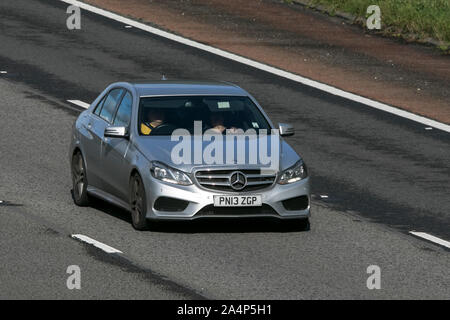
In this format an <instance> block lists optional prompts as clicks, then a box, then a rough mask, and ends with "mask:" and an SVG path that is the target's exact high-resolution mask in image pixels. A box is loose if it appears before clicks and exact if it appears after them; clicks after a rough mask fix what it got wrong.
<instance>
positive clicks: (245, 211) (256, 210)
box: [196, 204, 278, 217]
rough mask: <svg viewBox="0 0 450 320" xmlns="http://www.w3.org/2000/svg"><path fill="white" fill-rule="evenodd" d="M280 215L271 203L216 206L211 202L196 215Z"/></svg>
mask: <svg viewBox="0 0 450 320" xmlns="http://www.w3.org/2000/svg"><path fill="white" fill-rule="evenodd" d="M260 214H262V215H278V213H277V212H276V211H275V210H274V209H273V208H272V207H271V206H269V205H267V204H263V205H262V206H261V207H214V205H212V204H210V205H207V206H206V207H204V208H203V209H201V210H200V211H199V212H197V214H196V216H201V217H211V216H215V215H221V216H226V215H233V216H239V215H260Z"/></svg>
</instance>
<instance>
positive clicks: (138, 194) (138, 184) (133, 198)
mask: <svg viewBox="0 0 450 320" xmlns="http://www.w3.org/2000/svg"><path fill="white" fill-rule="evenodd" d="M130 205H131V222H132V225H133V228H135V229H136V230H147V229H148V221H147V198H146V196H145V188H144V183H143V182H142V178H141V176H140V175H139V174H137V173H135V174H134V175H133V176H132V177H131V179H130Z"/></svg>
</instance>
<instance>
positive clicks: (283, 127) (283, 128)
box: [278, 123, 295, 137]
mask: <svg viewBox="0 0 450 320" xmlns="http://www.w3.org/2000/svg"><path fill="white" fill-rule="evenodd" d="M278 129H279V130H280V136H282V137H289V136H293V135H294V133H295V130H294V126H293V125H291V124H287V123H279V124H278Z"/></svg>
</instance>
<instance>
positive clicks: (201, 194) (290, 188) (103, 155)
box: [69, 81, 310, 220]
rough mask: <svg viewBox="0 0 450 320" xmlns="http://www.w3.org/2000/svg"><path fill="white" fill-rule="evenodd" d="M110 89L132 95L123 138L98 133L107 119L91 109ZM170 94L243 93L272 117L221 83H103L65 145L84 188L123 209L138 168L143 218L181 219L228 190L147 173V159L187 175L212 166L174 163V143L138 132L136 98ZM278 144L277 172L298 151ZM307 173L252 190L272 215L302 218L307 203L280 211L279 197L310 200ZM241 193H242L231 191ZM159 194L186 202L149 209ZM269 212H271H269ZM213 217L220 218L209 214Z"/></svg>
mask: <svg viewBox="0 0 450 320" xmlns="http://www.w3.org/2000/svg"><path fill="white" fill-rule="evenodd" d="M114 88H124V89H126V90H128V91H129V92H130V93H131V94H132V96H133V107H132V117H131V126H130V128H129V139H118V138H108V137H104V135H103V133H104V130H105V128H106V127H107V126H109V124H108V123H107V122H106V121H105V120H103V119H101V118H100V117H98V116H97V115H95V114H93V110H94V109H95V106H96V105H97V104H98V103H99V102H100V100H101V99H102V98H103V96H104V95H105V94H107V93H108V92H109V91H111V90H112V89H114ZM161 95H164V96H174V95H183V96H185V95H222V96H227V95H238V96H247V97H249V98H250V99H252V101H253V102H254V103H255V105H256V106H257V107H258V108H259V109H260V111H261V113H262V114H263V115H264V116H265V118H266V119H267V120H268V122H269V124H270V126H271V127H272V128H274V126H273V124H272V122H271V121H270V119H269V118H268V116H267V115H266V113H265V112H264V110H263V109H262V108H261V106H260V105H259V104H258V102H257V101H256V100H255V99H254V98H253V97H252V96H251V95H250V94H248V93H247V92H246V91H244V90H243V89H241V88H239V87H237V86H234V85H232V84H227V83H212V82H207V83H202V82H170V81H162V82H152V83H147V84H142V85H141V84H130V83H125V82H120V83H114V84H112V85H110V86H109V87H107V88H106V89H105V90H104V91H103V92H102V93H101V94H100V95H99V96H98V97H97V99H95V101H94V102H93V103H92V104H91V106H90V107H89V108H88V109H87V110H85V111H84V112H82V113H81V115H80V116H79V117H78V119H77V120H76V122H75V125H74V127H73V134H72V140H71V146H70V154H69V156H70V158H71V157H72V155H73V153H74V151H75V150H76V149H79V150H80V151H81V152H82V155H83V157H84V160H85V165H86V171H87V177H88V184H89V186H88V192H89V193H90V194H92V195H95V196H97V197H100V198H102V199H104V200H106V201H109V202H111V203H113V204H116V205H118V206H121V207H122V208H124V209H127V210H129V209H130V208H129V204H128V202H129V199H128V197H129V195H128V192H129V191H128V190H129V180H130V177H131V174H132V173H133V171H135V170H136V171H137V172H139V174H140V175H141V177H142V179H143V181H144V186H145V190H146V192H147V205H148V208H147V218H149V219H186V220H191V219H195V218H197V217H196V216H195V215H196V213H197V212H198V211H199V210H200V209H202V208H203V207H205V206H207V205H211V204H213V196H214V195H217V194H229V193H228V192H220V191H212V190H206V189H204V188H202V187H201V186H199V185H198V183H197V182H196V179H194V178H192V181H193V182H194V184H192V185H189V186H180V185H174V184H170V183H166V182H163V181H160V180H157V179H155V178H154V177H153V176H152V175H151V174H150V162H151V161H153V160H157V161H161V162H163V163H166V164H167V165H170V166H172V167H174V168H176V169H179V170H182V171H184V172H187V173H189V174H191V177H192V174H193V173H194V172H195V171H196V170H199V169H205V168H212V167H214V168H217V166H207V165H200V166H199V165H186V164H182V165H175V164H173V163H172V162H171V158H170V150H171V146H172V145H173V144H174V143H176V142H172V141H170V137H162V136H155V137H151V136H140V135H139V134H138V125H137V123H138V115H137V114H138V112H137V109H138V106H139V99H140V97H144V96H145V97H149V96H161ZM280 139H281V141H280V142H281V143H280V149H281V152H280V171H279V172H281V171H283V170H285V169H287V168H289V167H291V166H292V165H294V164H295V163H296V162H297V161H298V160H300V159H301V158H300V156H299V155H298V154H297V153H296V152H295V151H294V150H293V149H292V148H291V147H290V146H289V144H288V143H286V141H284V140H283V139H282V138H280ZM222 167H223V168H226V169H240V170H243V169H246V168H252V167H255V166H254V165H244V166H242V165H231V166H230V165H228V166H222ZM309 180H310V179H309V177H308V178H305V179H303V180H300V181H298V182H295V183H292V184H287V185H280V184H277V183H274V184H273V185H272V186H270V187H268V188H265V189H261V190H258V191H256V192H253V193H257V194H261V195H262V200H263V203H264V204H267V205H269V206H271V207H272V208H273V209H274V210H275V211H276V212H277V214H276V215H275V217H277V218H307V217H309V215H310V206H308V208H307V209H305V210H301V211H292V210H285V208H284V207H283V205H282V203H281V202H282V201H283V200H286V199H289V198H293V197H296V196H301V195H306V196H308V198H309V199H310V182H309ZM236 194H242V193H236ZM160 196H169V197H172V198H176V199H182V200H188V201H190V203H189V205H188V207H187V208H186V209H185V210H184V211H181V212H167V211H164V212H161V211H157V210H155V209H154V208H153V203H154V201H155V200H156V199H157V198H158V197H160ZM247 216H251V217H256V216H264V215H263V214H259V215H255V214H252V215H245V214H244V215H242V214H240V215H234V214H231V215H230V214H227V215H226V217H247ZM270 216H274V215H270ZM214 217H223V216H219V215H215V216H214Z"/></svg>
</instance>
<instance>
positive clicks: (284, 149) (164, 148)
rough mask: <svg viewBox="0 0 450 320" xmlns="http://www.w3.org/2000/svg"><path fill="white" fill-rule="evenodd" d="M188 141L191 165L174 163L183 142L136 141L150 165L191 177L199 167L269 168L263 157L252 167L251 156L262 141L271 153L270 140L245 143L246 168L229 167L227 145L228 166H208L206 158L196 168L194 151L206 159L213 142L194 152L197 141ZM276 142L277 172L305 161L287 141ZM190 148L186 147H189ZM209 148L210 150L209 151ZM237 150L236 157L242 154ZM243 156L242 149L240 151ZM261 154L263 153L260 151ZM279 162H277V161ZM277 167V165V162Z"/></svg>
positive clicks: (278, 139) (165, 139) (200, 145)
mask: <svg viewBox="0 0 450 320" xmlns="http://www.w3.org/2000/svg"><path fill="white" fill-rule="evenodd" d="M183 138H184V139H187V140H186V143H187V142H188V140H189V142H190V146H191V147H190V150H191V160H190V161H187V162H188V163H174V161H172V150H173V148H175V147H176V146H177V145H178V144H180V141H171V137H170V136H155V137H146V136H139V137H138V138H137V139H136V147H137V149H138V150H139V151H140V152H141V153H142V154H143V155H144V156H145V157H146V158H147V159H148V160H149V161H160V162H162V163H164V164H166V165H168V166H170V167H173V168H176V169H178V170H182V171H184V172H189V173H191V172H192V171H193V169H194V168H198V167H209V168H212V167H224V166H230V167H234V168H239V169H245V168H255V167H256V168H264V167H266V168H267V167H268V165H267V164H263V163H262V162H261V159H259V158H260V157H259V156H258V157H256V158H257V161H256V162H254V163H252V164H249V163H248V162H249V161H248V159H249V154H250V152H251V153H252V154H254V151H253V150H254V149H252V147H251V146H252V143H253V144H254V143H257V145H258V146H260V145H261V141H263V140H265V141H266V143H267V148H268V149H269V150H270V149H271V139H270V138H269V137H254V138H249V139H246V140H245V143H244V148H245V157H246V158H245V159H247V160H246V164H240V163H237V162H236V159H233V160H234V161H233V163H225V154H226V144H224V147H223V154H224V160H223V163H224V164H208V163H207V162H205V159H203V158H204V157H201V163H197V164H194V151H195V152H197V154H198V151H199V150H201V154H202V155H203V154H204V153H205V151H207V152H208V150H210V149H211V146H210V144H211V141H199V143H198V144H197V146H196V148H194V138H193V137H183ZM275 139H276V140H274V142H275V143H276V142H278V145H279V157H278V166H277V169H276V171H278V170H285V169H287V168H289V167H291V166H293V165H294V164H295V163H296V162H297V161H299V160H301V157H300V156H299V155H298V154H297V153H296V152H295V151H294V149H293V148H292V147H291V146H290V145H289V144H288V143H287V142H286V141H284V139H282V138H281V137H280V136H277V137H276V138H275ZM187 145H188V144H186V146H187ZM208 146H209V149H208ZM205 148H206V150H205ZM236 150H237V149H235V153H234V154H235V157H236V154H237V153H238V152H237V151H236ZM240 150H241V152H242V149H240ZM258 150H259V149H258ZM274 160H275V158H274ZM274 163H276V161H275V162H274Z"/></svg>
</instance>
